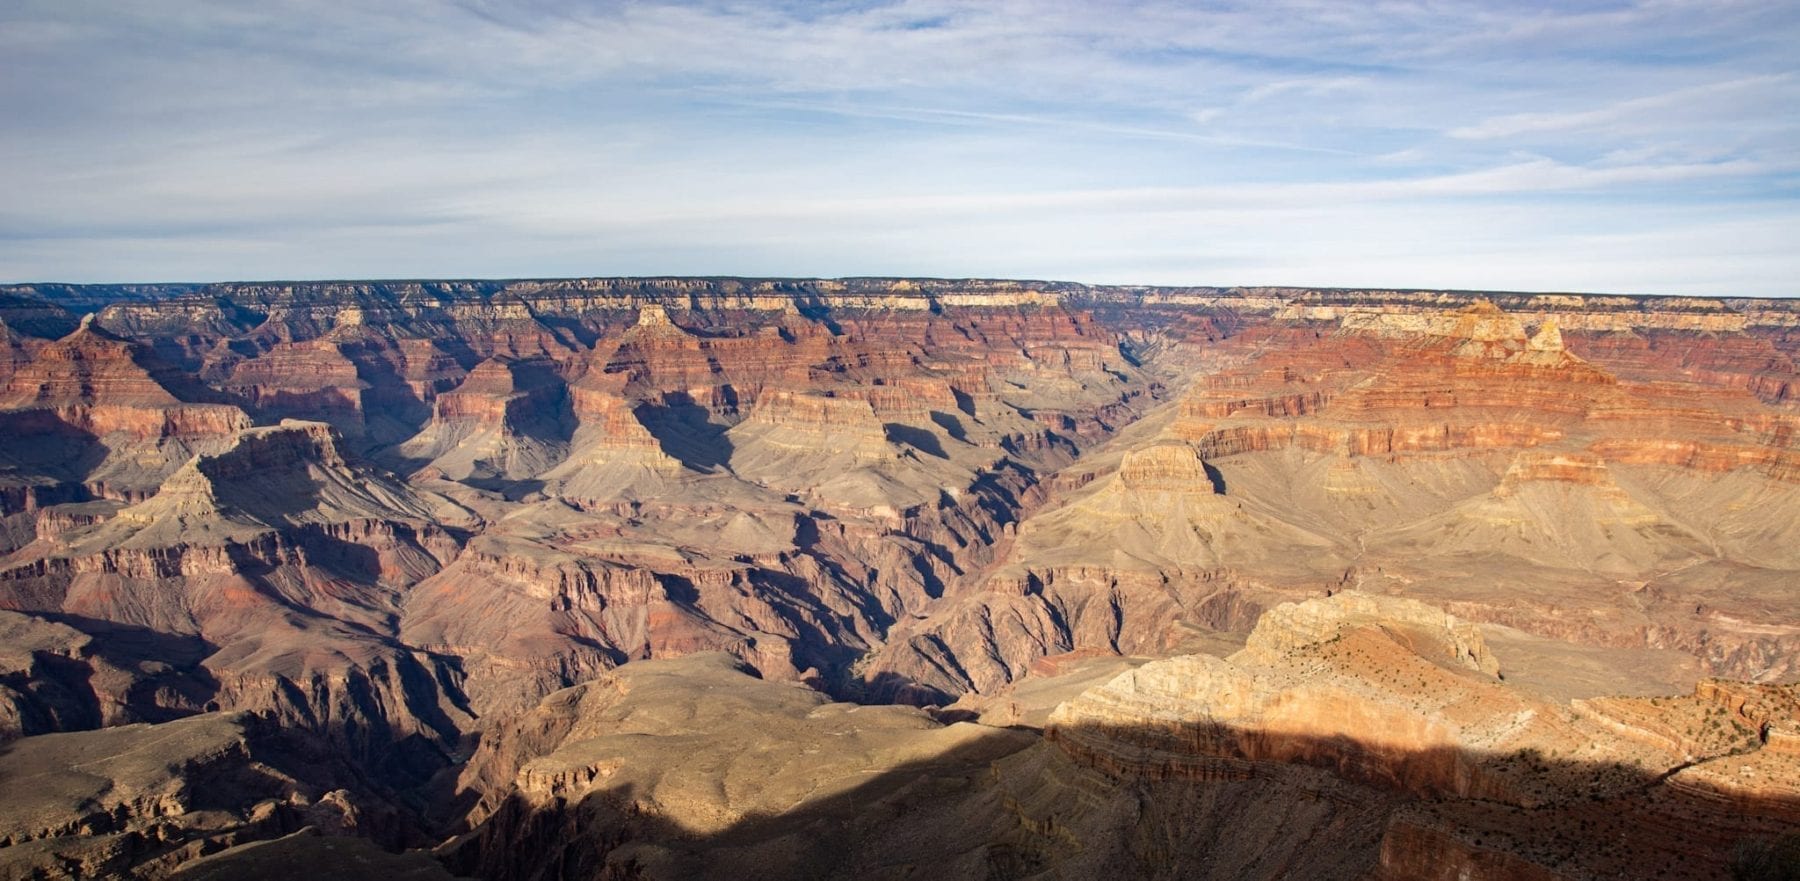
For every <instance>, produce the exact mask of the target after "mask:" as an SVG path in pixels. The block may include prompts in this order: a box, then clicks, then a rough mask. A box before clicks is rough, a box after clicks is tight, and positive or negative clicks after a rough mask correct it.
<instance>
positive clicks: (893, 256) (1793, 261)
mask: <svg viewBox="0 0 1800 881" xmlns="http://www.w3.org/2000/svg"><path fill="white" fill-rule="evenodd" d="M1797 41H1800V10H1796V9H1793V8H1788V7H1787V6H1786V5H1784V4H1767V3H1752V2H1735V0H1718V2H1708V3H1704V4H1702V3H1687V2H1675V0H1645V2H1627V0H1621V2H1594V3H1575V4H1558V5H1556V6H1554V7H1546V6H1541V5H1536V4H1522V3H1521V4H1513V3H1475V2H1449V3H1444V2H1426V0H1417V2H1414V0H1386V2H1383V3H1379V4H1375V5H1373V6H1352V5H1350V4H1341V3H1335V2H1325V0H1274V2H1268V3H1254V4H1251V3H1218V4H1205V5H1201V4H1192V3H1185V2H1174V0H1167V2H1161V0H1156V2H1152V0H1144V2H1125V0H1120V2H1109V3H1104V4H1095V3H1076V2H1053V0H1005V2H998V3H968V2H950V0H895V2H833V3H820V4H811V3H806V4H802V3H794V4H780V3H776V4H737V3H726V2H709V0H700V2H673V0H670V2H630V3H625V2H581V0H464V2H448V0H445V2H438V0H394V2H391V3H384V4H363V3H353V2H348V0H306V2H301V0H262V2H237V0H146V2H143V3H137V4H130V5H126V6H119V5H118V4H101V3H97V2H89V0H20V2H17V3H14V4H11V5H9V6H8V7H7V8H5V9H0V50H3V51H4V54H5V55H6V57H7V59H8V60H7V62H6V64H7V67H8V73H9V75H8V76H6V77H0V113H4V114H5V115H6V118H7V119H8V120H9V124H8V125H7V126H5V127H4V128H0V187H4V189H5V191H6V192H8V194H9V198H8V199H7V200H6V202H5V203H4V204H0V278H9V279H23V278H61V279H77V280H79V279H146V278H184V279H194V278H226V277H274V276H282V277H318V276H338V277H342V276H350V275H377V276H396V275H406V276H420V275H532V274H541V275H571V274H584V273H663V272H700V271H705V272H744V273H757V274H857V273H866V272H901V273H919V274H932V275H947V274H984V275H997V274H1013V275H1029V276H1046V275H1056V276H1060V277H1074V278H1086V279H1092V280H1098V281H1152V280H1155V281H1187V282H1193V283H1208V282H1228V283H1247V282H1288V281H1298V280H1304V281H1307V282H1311V283H1330V282H1331V281H1332V279H1331V278H1330V276H1331V274H1332V273H1331V268H1332V267H1333V266H1337V267H1340V268H1341V270H1342V277H1341V278H1340V279H1338V282H1339V283H1345V284H1351V283H1358V284H1361V283H1369V284H1393V285H1408V286H1434V285H1446V286H1447V285H1452V284H1455V285H1457V286H1463V287H1470V286H1473V287H1528V288H1564V289H1566V288H1569V287H1572V286H1575V285H1573V284H1572V283H1570V282H1568V281H1566V280H1570V279H1583V280H1585V281H1584V282H1583V286H1588V287H1598V288H1604V289H1614V290H1640V291H1653V292H1654V291H1667V292H1693V291H1699V292H1713V293H1734V292H1735V293H1764V294H1787V293H1800V291H1796V290H1794V289H1793V281H1792V279H1794V278H1797V277H1800V273H1797V272H1795V270H1796V269H1800V255H1796V254H1793V253H1788V252H1791V251H1793V250H1794V249H1792V248H1791V246H1790V247H1786V248H1783V247H1777V246H1776V245H1775V244H1772V243H1774V242H1777V241H1781V240H1787V241H1793V240H1800V186H1797V185H1800V113H1795V112H1794V111H1795V109H1796V107H1797V106H1800V105H1797V102H1800V69H1797V68H1800V65H1797V64H1796V62H1795V61H1794V60H1793V58H1792V52H1791V48H1790V47H1791V46H1792V45H1794V44H1795V43H1796V42H1797ZM1746 224H1750V225H1753V226H1754V229H1755V230H1757V231H1760V232H1758V233H1757V234H1749V233H1747V232H1746V229H1747V227H1746ZM1596 243H1601V244H1596ZM1727 243H1737V244H1739V245H1741V247H1736V248H1735V249H1730V250H1729V253H1727V252H1726V251H1725V250H1721V248H1722V247H1723V244H1727ZM1744 248H1752V249H1755V248H1761V249H1762V250H1759V251H1756V253H1755V254H1750V255H1747V254H1746V253H1744ZM1633 249H1636V250H1635V251H1634V250H1633ZM1525 255H1530V256H1529V257H1526V256H1525ZM1602 255H1614V256H1613V257H1607V258H1605V259H1602ZM1632 255H1635V257H1634V256H1632ZM1134 267H1136V268H1135V269H1134ZM1284 267H1288V268H1289V269H1288V270H1287V271H1285V272H1284V269H1283V268H1284ZM1602 269H1604V271H1601V270H1602ZM1246 273H1249V274H1251V276H1254V277H1249V276H1247V275H1246ZM1256 273H1267V274H1266V275H1260V276H1256V275H1255V274H1256ZM1609 273H1610V274H1609ZM1301 276H1304V279H1302V278H1301ZM1482 279H1485V280H1482Z"/></svg>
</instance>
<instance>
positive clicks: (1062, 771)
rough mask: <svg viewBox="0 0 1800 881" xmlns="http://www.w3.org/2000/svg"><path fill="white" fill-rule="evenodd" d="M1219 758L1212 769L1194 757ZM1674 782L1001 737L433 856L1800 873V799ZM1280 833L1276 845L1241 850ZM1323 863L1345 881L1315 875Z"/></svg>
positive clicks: (527, 868) (507, 873)
mask: <svg viewBox="0 0 1800 881" xmlns="http://www.w3.org/2000/svg"><path fill="white" fill-rule="evenodd" d="M748 736H749V737H752V738H753V737H754V735H748ZM1095 744H1100V745H1102V750H1096V749H1094V748H1093V745H1095ZM1209 748H1210V749H1216V750H1219V754H1218V755H1200V754H1197V753H1196V752H1195V750H1199V749H1209ZM1265 752H1266V753H1267V755H1264V753H1265ZM1471 768H1473V769H1476V770H1475V771H1474V773H1473V775H1472V776H1471V772H1470V769H1471ZM1513 774H1517V775H1522V777H1520V778H1519V779H1521V780H1524V781H1527V782H1529V781H1534V780H1535V781H1561V784H1560V785H1559V786H1558V788H1557V789H1556V795H1555V796H1554V797H1553V798H1551V799H1549V800H1547V801H1545V800H1542V799H1541V796H1538V795H1528V794H1526V793H1522V792H1513V793H1509V792H1507V791H1505V788H1504V787H1503V786H1502V787H1500V788H1499V789H1495V788H1494V786H1495V784H1494V780H1493V779H1490V778H1489V777H1488V776H1484V775H1500V776H1502V777H1504V776H1506V775H1513ZM1664 776H1665V775H1663V774H1661V773H1651V772H1647V771H1644V770H1642V769H1639V768H1637V767H1636V766H1631V765H1623V764H1612V763H1594V762H1580V761H1568V760H1560V761H1559V760H1557V759H1554V758H1547V757H1545V756H1543V755H1541V754H1539V753H1537V752H1535V751H1532V750H1524V751H1519V752H1514V753H1500V754H1489V753H1481V752H1474V751H1464V750H1459V749H1452V748H1440V749H1424V750H1396V749H1394V748H1393V747H1391V746H1382V745H1379V744H1376V743H1369V742H1362V741H1359V740H1357V739H1355V738H1347V737H1331V738H1307V737H1301V736H1291V735H1282V736H1280V737H1272V736H1270V735H1267V734H1265V733H1262V732H1257V731H1248V730H1238V729H1232V728H1229V727H1225V726H1191V727H1177V728H1163V727H1148V726H1146V727H1135V726H1129V727H1117V726H1075V727H1071V728H1065V729H1058V730H1053V731H1051V732H1049V733H1048V734H1045V733H1044V732H1040V731H1038V730H1036V729H1017V728H1015V729H1006V728H988V729H985V730H984V732H983V733H981V734H980V735H979V736H977V737H976V738H974V739H973V740H970V741H965V742H963V743H962V744H961V745H959V746H958V747H956V748H954V749H952V750H950V751H949V752H946V753H943V754H941V755H938V756H934V757H930V758H927V759H922V760H918V761H913V762H908V763H906V764H903V765H900V766H897V767H895V768H892V769H890V770H887V771H884V772H882V773H880V774H878V775H876V776H874V777H872V778H870V779H868V780H866V781H865V782H863V783H860V784H858V785H856V786H854V787H852V788H850V789H848V790H846V791H843V792H841V793H838V794H835V795H829V796H825V797H822V798H818V799H812V800H808V801H804V802H802V803H801V804H798V805H797V806H795V807H793V808H792V809H790V810H787V811H783V812H780V813H774V814H765V815H752V816H749V817H747V818H745V819H743V820H740V821H738V822H736V823H733V824H731V825H729V826H728V827H726V828H724V829H719V830H712V831H701V830H696V829H692V828H688V827H687V826H684V825H683V824H681V823H679V822H676V821H674V820H671V819H668V818H667V817H665V816H663V815H661V814H660V813H658V812H655V811H648V810H644V809H643V808H642V807H641V806H640V804H639V803H638V801H637V797H638V794H637V793H636V792H635V791H634V789H633V788H632V786H631V785H630V784H621V785H617V786H611V787H607V786H604V785H602V786H599V787H597V788H594V789H592V790H589V791H587V792H586V793H580V794H575V795H573V797H557V798H551V799H548V800H545V799H542V798H539V799H526V798H522V797H520V796H518V795H514V796H510V797H508V798H507V799H506V800H505V801H504V802H503V803H501V804H500V805H499V806H498V807H497V809H496V810H495V812H494V813H493V814H492V815H491V816H490V817H488V819H487V820H486V821H485V822H484V823H483V824H482V825H481V826H479V827H477V828H476V829H475V830H474V831H473V832H470V833H469V834H467V835H465V836H464V837H463V838H462V839H461V840H460V841H459V842H458V843H457V844H456V845H455V846H453V847H449V848H446V849H444V850H442V851H441V853H442V855H443V857H444V860H445V863H446V864H447V865H448V866H449V867H450V868H451V869H452V870H453V871H456V872H458V873H461V874H468V875H471V876H474V877H479V878H485V879H493V881H522V879H542V878H638V877H650V876H649V875H647V874H645V873H646V871H647V870H648V869H650V868H652V867H654V868H655V869H656V870H657V872H656V874H655V876H654V877H683V878H741V877H771V878H775V877H792V878H802V877H804V878H858V877H866V876H868V875H869V874H870V873H871V872H874V873H877V874H879V872H880V871H882V870H886V871H890V872H893V871H898V869H899V866H898V865H897V864H895V863H893V862H891V861H892V860H896V859H904V860H906V861H908V862H909V863H910V864H911V865H912V866H913V867H914V870H915V871H917V870H918V868H919V867H922V866H933V865H935V866H940V867H949V866H952V865H955V866H961V867H965V868H966V867H972V866H979V867H980V871H979V872H976V873H971V874H956V873H951V874H945V875H939V876H936V877H942V878H945V879H949V878H961V877H980V878H1025V877H1036V876H1039V875H1040V874H1041V873H1044V872H1047V871H1048V872H1050V875H1049V876H1050V877H1062V876H1061V875H1058V874H1056V868H1057V867H1058V866H1059V865H1062V864H1063V863H1065V862H1066V861H1069V860H1074V859H1077V858H1079V857H1081V855H1082V852H1083V851H1084V850H1090V849H1099V850H1101V851H1102V852H1105V853H1107V854H1108V857H1107V862H1106V864H1107V865H1108V866H1110V867H1111V869H1110V870H1111V871H1112V872H1114V873H1115V874H1114V875H1113V877H1115V878H1118V879H1126V878H1186V877H1195V878H1224V877H1233V878H1270V879H1273V878H1283V877H1342V878H1346V879H1349V878H1360V877H1364V876H1365V874H1366V873H1368V872H1369V871H1371V870H1373V869H1374V867H1375V866H1376V864H1377V863H1378V862H1380V861H1381V860H1382V859H1383V853H1384V852H1388V853H1389V856H1390V857H1392V858H1395V859H1417V860H1423V861H1424V862H1421V863H1414V865H1438V866H1443V865H1458V864H1460V865H1468V866H1471V867H1473V868H1474V869H1475V871H1476V875H1477V876H1479V877H1525V876H1527V875H1529V877H1538V876H1537V875H1530V874H1529V872H1530V871H1531V870H1533V869H1534V868H1535V867H1534V866H1533V865H1532V864H1537V865H1539V866H1548V867H1551V868H1552V869H1555V870H1561V871H1575V872H1577V873H1578V874H1580V873H1591V874H1595V875H1600V874H1605V875H1606V876H1608V877H1639V878H1664V877H1666V878H1711V877H1741V878H1758V879H1762V878H1787V877H1792V876H1791V875H1782V874H1779V873H1778V872H1779V871H1790V872H1791V871H1794V870H1795V869H1796V868H1800V863H1797V862H1796V861H1795V854H1796V853H1797V852H1800V851H1796V848H1795V846H1794V843H1793V842H1792V841H1789V840H1786V839H1784V838H1783V836H1784V835H1791V834H1793V833H1794V832H1795V830H1796V829H1800V825H1796V824H1800V797H1788V796H1784V797H1776V798H1755V797H1745V796H1744V795H1743V794H1742V793H1725V792H1721V791H1718V790H1714V789H1710V788H1708V787H1706V786H1703V785H1699V786H1696V785H1694V784H1691V783H1686V782H1683V783H1682V784H1681V785H1671V784H1670V783H1668V782H1666V781H1665V780H1664ZM1047 781H1048V782H1047ZM1046 786H1048V787H1050V788H1049V790H1048V795H1044V792H1043V791H1042V788H1043V787H1046ZM1584 786H1585V787H1586V788H1583V787H1584ZM1059 787H1061V788H1059ZM1484 787H1485V788H1484ZM1065 789H1066V792H1065V791H1064V790H1065ZM1033 793H1038V795H1033ZM1059 793H1060V794H1059ZM1039 796H1042V797H1041V798H1039ZM1267 810H1272V811H1273V813H1272V814H1269V813H1265V811H1267ZM1084 812H1085V813H1084ZM1271 816H1272V817H1275V818H1277V825H1276V826H1275V827H1273V828H1260V829H1258V830H1257V831H1256V832H1255V833H1254V835H1249V834H1247V833H1245V832H1244V831H1243V828H1242V827H1243V824H1245V823H1247V822H1262V823H1266V822H1267V821H1268V819H1269V817H1271ZM946 818H948V819H947V820H946ZM968 848H976V849H977V850H979V851H980V853H979V858H978V859H976V858H972V857H971V855H970V852H969V850H968ZM1254 848H1261V849H1263V850H1264V851H1266V852H1263V853H1248V852H1246V849H1254ZM1321 860H1323V862H1321ZM1319 865H1324V866H1328V867H1330V866H1335V867H1336V868H1337V869H1338V870H1339V871H1335V872H1333V871H1313V870H1307V869H1305V868H1304V867H1307V866H1315V867H1316V866H1319ZM1770 866H1774V867H1775V868H1774V869H1773V870H1771V869H1770V868H1769V867H1770ZM1297 871H1298V872H1301V873H1302V874H1295V872H1297ZM1758 871H1760V872H1764V874H1755V872H1758ZM1770 871H1776V872H1777V874H1768V872H1770ZM1221 873H1223V874H1221ZM1618 873H1625V874H1623V875H1620V874H1618ZM902 874H904V873H902ZM1544 876H1545V877H1549V875H1548V874H1545V875H1544ZM908 877H910V875H909V876H908Z"/></svg>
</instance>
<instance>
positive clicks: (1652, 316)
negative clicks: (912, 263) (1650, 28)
mask: <svg viewBox="0 0 1800 881" xmlns="http://www.w3.org/2000/svg"><path fill="white" fill-rule="evenodd" d="M1477 301H1487V302H1490V303H1493V304H1494V305H1496V306H1499V307H1500V308H1501V309H1503V310H1505V311H1507V312H1509V313H1512V314H1514V315H1517V316H1519V317H1520V318H1521V319H1522V320H1524V321H1526V322H1527V323H1528V324H1536V323H1537V322H1539V321H1541V320H1543V319H1545V318H1550V317H1554V318H1556V320H1557V322H1558V323H1559V324H1560V326H1562V327H1564V328H1567V329H1572V330H1584V329H1585V330H1597V331H1604V330H1638V329H1665V330H1698V331H1708V332H1731V331H1741V330H1745V329H1748V328H1752V327H1793V326H1795V325H1797V324H1800V300H1794V299H1788V298H1773V297H1702V296H1674V295H1653V294H1601V293H1562V292H1522V291H1476V290H1434V289H1420V288H1375V287H1363V288H1358V287H1347V288H1320V287H1305V286H1282V285H1270V286H1237V287H1217V286H1205V285H1194V286H1165V285H1096V284H1084V283H1079V282H1070V281H1044V280H1032V279H991V278H900V277H848V278H835V279H828V278H756V277H734V276H644V277H613V278H607V277H594V278H544V279H391V280H315V281H234V282H214V283H187V282H168V283H162V282H157V283H143V284H137V283H131V284H67V283H60V282H41V283H21V284H10V285H0V307H4V311H6V312H7V313H8V315H9V318H10V319H11V320H10V321H9V324H11V325H12V326H13V329H14V330H17V331H19V332H22V333H26V334H28V335H33V336H45V337H49V336H59V335H61V334H63V333H66V332H67V331H68V330H69V329H71V328H72V327H73V324H74V322H75V321H76V320H77V319H79V317H80V316H81V314H83V313H86V312H95V313H98V317H99V323H100V324H101V326H103V327H108V326H113V325H115V324H123V325H129V324H130V323H131V313H132V312H133V311H134V310H135V309H138V308H141V307H143V306H145V305H148V304H152V303H154V304H157V311H158V312H159V313H161V314H162V315H163V317H164V318H165V320H166V317H167V314H168V313H167V311H166V310H167V309H168V308H169V307H171V306H177V307H179V306H181V305H183V304H193V305H194V306H197V307H202V308H205V309H207V310H208V311H210V310H212V309H225V310H226V311H228V312H229V311H232V310H242V311H243V312H245V313H246V314H245V315H243V316H242V317H243V318H246V319H252V320H259V319H260V318H261V317H262V316H261V314H260V313H263V312H265V311H266V310H270V309H281V310H295V309H299V310H306V309H308V308H309V307H314V308H320V307H323V308H330V309H332V310H334V311H333V313H330V314H320V315H319V316H317V317H318V318H319V319H321V320H323V321H325V322H326V323H327V325H331V324H336V323H360V322H365V321H374V322H378V321H380V320H382V319H383V318H385V317H387V316H384V315H382V314H380V313H381V312H383V311H386V310H396V311H397V312H398V313H400V314H407V315H412V316H417V315H418V314H420V313H423V312H429V311H432V310H438V309H451V310H454V309H456V308H458V307H468V306H475V305H479V306H483V307H490V308H491V307H495V306H500V307H512V308H515V309H517V310H519V311H522V312H524V313H527V314H530V315H543V316H550V317H555V316H562V315H571V314H578V313H583V312H591V311H603V310H635V309H637V308H639V307H640V306H644V305H650V304H655V305H661V306H663V307H664V308H666V309H670V310H673V311H677V312H681V311H695V312H717V311H750V312H772V313H780V312H791V311H805V310H809V309H831V310H845V309H848V310H937V309H941V308H944V307H978V308H979V307H989V308H992V307H1001V308H1005V307H1029V306H1045V305H1052V304H1055V305H1064V306H1070V307H1075V308H1089V309H1097V310H1106V309H1109V308H1131V309H1134V310H1148V311H1149V312H1151V313H1155V312H1157V311H1164V310H1190V309H1199V310H1207V311H1226V312H1231V313H1237V314H1241V315H1262V316H1269V317H1275V318H1280V319H1285V320H1300V321H1332V322H1336V321H1339V320H1341V319H1342V318H1343V316H1344V315H1345V314H1347V313H1352V312H1355V311H1358V310H1373V309H1379V310H1381V311H1384V312H1390V313H1391V312H1412V311H1418V312H1436V311H1443V310H1455V309H1459V308H1461V307H1463V306H1466V305H1468V304H1470V303H1474V302H1477ZM35 304H43V307H47V308H46V309H45V310H44V311H43V312H42V313H41V314H36V315H32V316H31V317H32V318H33V319H35V320H31V321H21V320H20V319H21V318H23V317H24V315H23V314H21V313H22V310H25V311H29V309H30V307H31V306H33V305H35ZM343 307H354V308H350V309H344V308H343ZM371 309H372V310H375V312H373V313H371V312H370V311H369V310H371ZM521 317H523V316H521Z"/></svg>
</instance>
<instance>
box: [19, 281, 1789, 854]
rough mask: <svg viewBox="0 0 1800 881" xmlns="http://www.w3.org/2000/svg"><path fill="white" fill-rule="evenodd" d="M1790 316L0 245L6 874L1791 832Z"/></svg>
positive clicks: (1679, 848) (1373, 850)
mask: <svg viewBox="0 0 1800 881" xmlns="http://www.w3.org/2000/svg"><path fill="white" fill-rule="evenodd" d="M1797 357H1800V305H1796V304H1795V303H1793V302H1790V301H1785V300H1754V299H1698V298H1671V297H1661V298H1633V297H1623V296H1599V295H1574V294H1509V293H1467V292H1437V291H1377V290H1312V289H1287V288H1282V289H1275V288H1256V289H1240V288H1233V289H1214V288H1145V287H1095V286H1085V285H1075V284H1067V283H1045V282H1017V281H983V280H959V281H952V280H933V279H919V280H905V279H844V280H804V279H798V280H759V279H723V278H664V279H576V280H549V281H514V282H484V281H469V282H367V283H363V282H330V283H323V282H321V283H294V284H280V283H244V284H215V285H133V286H123V285H121V286H67V285H34V286H12V287H5V288H0V793H4V795H3V796H0V878H51V877H121V878H142V879H160V878H205V879H231V878H281V877H296V878H298V877H308V878H316V877H341V878H420V879H426V878H451V877H468V878H484V879H551V878H606V879H627V878H642V879H655V878H670V879H673V878H706V877H734V878H735V877H767V878H779V877H807V878H834V877H842V878H852V877H854V878H895V879H899V878H918V877H932V878H1090V877H1096V876H1101V875H1110V876H1114V877H1120V878H1138V877H1142V878H1217V879H1239V878H1286V877H1295V878H1300V877H1304V878H1345V879H1415V878H1416V879H1438V878H1444V879H1449V878H1459V879H1509V878H1533V879H1534V878H1545V879H1550V878H1565V879H1577V878H1617V877H1632V878H1718V877H1745V878H1781V877H1793V875H1792V874H1791V873H1793V872H1796V871H1800V868H1797V867H1800V685H1797V684H1796V683H1797V682H1800V588H1797V585H1800V581H1797V578H1800V367H1797V366H1796V361H1795V359H1796V358H1797ZM1782 872H1788V873H1790V874H1786V875H1784V874H1781V873H1782Z"/></svg>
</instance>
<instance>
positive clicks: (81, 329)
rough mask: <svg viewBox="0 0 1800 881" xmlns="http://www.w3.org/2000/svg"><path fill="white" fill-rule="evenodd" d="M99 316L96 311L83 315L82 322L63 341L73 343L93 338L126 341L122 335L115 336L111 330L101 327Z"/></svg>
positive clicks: (116, 341)
mask: <svg viewBox="0 0 1800 881" xmlns="http://www.w3.org/2000/svg"><path fill="white" fill-rule="evenodd" d="M99 317H100V316H99V313H96V312H89V313H87V314H86V315H83V316H81V324H80V325H78V326H77V327H76V328H75V329H74V330H73V331H70V332H69V335H68V336H65V337H63V338H62V340H61V342H65V343H72V342H81V341H83V340H92V339H102V340H106V341H107V342H111V343H123V342H125V340H124V339H123V338H122V337H118V336H114V335H113V333H112V332H111V331H109V330H107V329H106V328H104V327H101V326H100V323H99Z"/></svg>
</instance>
